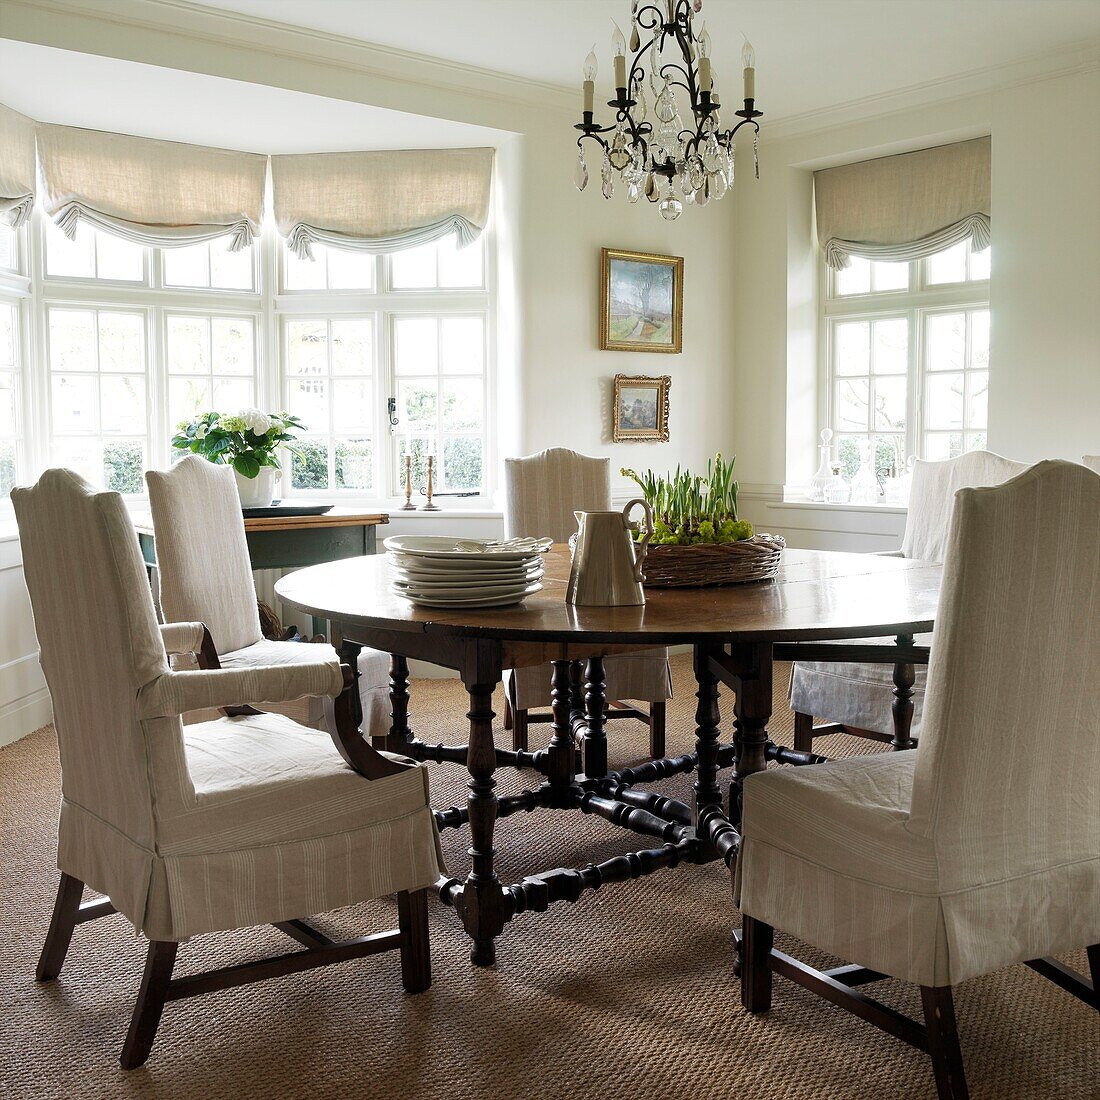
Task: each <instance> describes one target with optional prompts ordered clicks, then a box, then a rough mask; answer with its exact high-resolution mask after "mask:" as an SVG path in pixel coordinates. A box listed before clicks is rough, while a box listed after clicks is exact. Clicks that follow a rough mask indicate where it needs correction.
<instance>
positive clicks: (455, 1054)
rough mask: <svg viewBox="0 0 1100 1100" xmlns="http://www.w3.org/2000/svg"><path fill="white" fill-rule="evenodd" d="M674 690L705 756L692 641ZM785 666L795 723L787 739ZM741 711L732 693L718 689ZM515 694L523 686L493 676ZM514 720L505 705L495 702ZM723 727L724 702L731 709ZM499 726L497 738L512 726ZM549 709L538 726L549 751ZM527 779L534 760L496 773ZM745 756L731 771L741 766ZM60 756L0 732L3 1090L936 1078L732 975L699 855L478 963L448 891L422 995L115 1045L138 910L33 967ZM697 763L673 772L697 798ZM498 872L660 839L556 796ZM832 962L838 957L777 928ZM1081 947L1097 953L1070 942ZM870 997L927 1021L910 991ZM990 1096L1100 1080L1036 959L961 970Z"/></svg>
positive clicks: (311, 997) (571, 910) (572, 1091)
mask: <svg viewBox="0 0 1100 1100" xmlns="http://www.w3.org/2000/svg"><path fill="white" fill-rule="evenodd" d="M674 680H675V684H676V689H677V698H676V699H675V700H674V701H673V702H672V704H671V706H670V713H669V739H668V744H669V751H670V753H679V752H685V751H689V750H690V749H691V747H692V743H693V734H692V731H693V721H692V713H693V709H694V703H695V700H694V698H693V695H692V693H693V691H694V684H693V681H692V678H691V668H690V663H689V661H688V659H687V658H675V659H674ZM785 689H786V670H785V669H777V670H776V706H775V715H776V718H775V721H773V723H772V725H771V731H772V734H773V736H774V738H775V739H776V740H777V741H781V742H784V743H786V744H790V743H791V737H790V732H791V723H790V716H789V713H788V711H787V709H786V705H785V701H784V693H785ZM412 696H413V701H412V715H413V720H414V728H415V729H416V731H417V732H418V733H419V734H420V735H421V736H422V737H424V738H425V739H426V740H429V741H433V742H434V741H444V742H446V741H451V742H457V741H461V740H463V739H464V736H463V730H462V722H463V715H464V713H465V710H466V703H465V697H464V694H463V692H462V689H461V687H460V685H459V684H458V682H457V681H453V680H431V681H428V680H416V681H414V682H413V685H412ZM723 703H724V705H725V709H726V711H727V718H728V717H729V714H728V712H729V711H730V710H731V708H730V706H729V700H728V698H727V697H725V696H723ZM496 709H497V711H498V713H499V712H500V711H501V710H502V700H501V697H500V696H499V695H498V698H497V707H496ZM497 724H498V727H499V725H500V719H499V718H498V719H497ZM724 728H726V729H728V721H725V722H724ZM609 730H610V756H611V762H612V767H622V766H625V765H627V764H628V763H631V762H635V761H638V760H640V759H642V757H643V754H644V752H645V744H646V741H645V738H646V733H645V730H644V729H643V727H642V726H641V725H640V724H638V723H635V722H632V721H616V722H613V723H611V724H610V727H609ZM509 736H510V735H509V734H507V733H505V732H504V731H503V729H500V731H499V734H498V737H499V741H498V743H499V744H501V745H506V744H508V743H509V742H508V738H509ZM548 737H549V727H548V726H546V725H538V726H533V727H532V747H537V746H541V745H542V744H544V743H545V741H546V740H547V739H548ZM818 746H819V750H818V751H821V752H824V753H825V754H826V755H829V756H840V755H846V754H851V753H855V752H869V751H876V750H877V749H878V748H879V747H878V746H876V745H873V744H871V743H868V742H861V741H857V740H855V739H853V738H847V737H833V738H829V739H826V740H823V741H819V742H817V744H816V746H815V747H818ZM431 767H432V768H433V772H432V776H433V779H432V786H433V801H434V802H435V804H436V805H437V806H449V805H453V804H456V803H459V804H461V803H462V802H464V800H465V786H464V783H465V776H464V773H463V772H462V771H461V770H460V769H458V768H456V767H453V766H450V765H443V764H440V765H431ZM498 774H499V776H500V783H499V788H498V790H499V791H500V792H501V793H507V792H508V791H513V790H517V789H520V788H521V787H522V786H524V785H526V784H528V783H531V782H532V781H533V777H532V776H528V775H524V776H522V777H517V776H515V774H514V773H511V774H510V773H508V772H501V773H498ZM725 774H726V773H723V775H725ZM58 783H59V771H58V762H57V749H56V745H55V742H54V737H53V731H52V729H50V728H46V729H43V730H40V731H38V732H37V733H35V734H33V735H31V736H30V737H26V738H24V739H23V740H21V741H18V742H16V743H15V744H14V745H10V746H8V747H6V748H3V749H0V1096H2V1097H4V1098H5V1100H7V1098H9V1097H10V1098H12V1100H24V1098H27V1100H29V1098H32V1097H50V1098H57V1100H85V1098H97V1100H98V1098H102V1097H171V1098H173V1100H176V1098H192V1097H194V1098H201V1100H228V1098H230V1097H232V1098H237V1097H249V1098H252V1097H288V1098H291V1097H294V1098H297V1097H301V1098H303V1100H305V1098H307V1097H308V1098H317V1100H320V1098H328V1097H333V1098H337V1097H338V1098H340V1100H352V1098H358V1097H378V1098H386V1100H405V1098H409V1100H411V1098H414V1097H416V1098H419V1097H472V1096H485V1097H496V1098H511V1097H539V1098H542V1097H546V1098H557V1097H562V1098H564V1097H570V1098H581V1097H594V1098H596V1097H598V1098H600V1100H619V1098H622V1100H628V1098H629V1100H635V1098H640V1100H650V1098H653V1100H671V1098H679V1097H684V1098H688V1097H690V1098H692V1100H707V1098H715V1100H717V1098H727V1097H736V1098H739V1100H740V1098H745V1100H757V1098H772V1097H775V1098H781V1097H782V1098H790V1100H794V1098H798V1100H809V1098H811V1097H813V1098H816V1097H828V1098H830V1100H835V1098H838V1097H853V1098H855V1097H869V1098H874V1100H892V1098H897V1097H932V1096H934V1095H935V1090H934V1088H933V1084H932V1072H931V1068H930V1064H929V1062H928V1060H927V1058H926V1056H925V1055H923V1054H921V1053H920V1052H918V1051H916V1050H913V1049H912V1048H910V1047H908V1046H906V1045H905V1044H903V1043H901V1042H898V1041H896V1040H894V1039H891V1038H889V1037H887V1036H885V1035H882V1034H880V1033H879V1032H877V1031H876V1030H874V1029H873V1028H871V1027H870V1026H868V1025H866V1024H863V1023H862V1022H860V1021H858V1020H856V1019H855V1018H853V1017H851V1016H849V1015H847V1014H846V1013H843V1012H841V1011H840V1010H839V1009H835V1008H833V1007H832V1006H830V1005H827V1004H825V1003H824V1002H823V1001H820V1000H818V999H817V998H815V997H813V996H812V995H810V994H808V993H806V992H804V991H802V990H801V989H799V988H798V987H796V986H794V985H792V984H791V983H789V982H786V981H782V980H780V979H777V980H776V984H775V994H774V1002H773V1003H774V1007H773V1009H772V1011H771V1012H770V1013H769V1014H767V1015H765V1016H761V1017H753V1016H750V1015H748V1014H747V1013H745V1012H744V1011H743V1010H742V1009H741V1006H740V1002H739V999H738V989H737V983H736V982H735V980H734V979H733V977H732V975H731V971H730V944H731V940H730V930H731V928H733V927H734V926H735V924H736V923H737V914H736V911H735V910H734V908H733V905H732V902H731V900H730V884H729V876H728V874H727V872H726V871H725V870H724V869H723V868H719V867H718V866H709V867H695V866H687V867H680V868H677V869H675V870H672V871H665V872H659V873H658V874H656V875H652V876H650V877H649V878H646V879H642V880H640V881H638V882H632V883H620V884H611V885H609V886H607V887H605V888H604V889H602V890H600V891H598V892H596V893H594V894H593V893H588V894H586V895H585V896H584V897H583V898H582V900H581V902H580V903H579V904H577V905H569V904H566V903H562V904H559V905H556V906H554V907H552V909H551V911H550V912H549V913H547V914H543V915H538V914H534V915H532V914H527V915H524V916H522V917H520V918H519V919H517V920H516V921H515V922H514V923H513V924H512V925H511V926H510V927H509V928H508V929H507V930H506V931H505V934H504V935H503V936H502V937H501V938H500V940H499V941H498V953H499V963H498V964H497V966H496V967H495V968H493V969H488V970H475V969H473V968H472V967H471V966H470V963H469V958H468V941H467V940H466V937H465V935H464V934H463V932H462V931H461V928H460V927H459V924H458V922H457V919H456V917H455V914H454V913H453V912H452V911H450V910H448V909H445V908H443V907H442V906H441V905H440V904H439V903H438V902H437V901H433V902H432V903H431V909H430V915H431V934H432V967H433V975H434V983H433V985H432V988H431V989H430V990H429V991H428V992H427V993H425V994H423V995H421V996H419V997H415V998H410V997H407V996H406V995H405V994H404V993H403V991H402V989H401V983H400V976H399V968H398V958H397V955H396V953H394V954H389V955H384V956H380V957H375V958H368V959H362V960H358V961H355V962H351V963H345V964H343V965H340V966H331V967H325V968H322V969H320V970H316V971H313V972H311V973H307V974H299V975H294V976H290V977H285V978H281V979H278V980H275V981H269V982H263V983H260V984H257V985H252V986H247V987H244V988H240V989H236V990H231V991H229V992H225V993H218V994H213V995H211V996H207V997H199V998H195V999H194V1000H188V1001H184V1002H177V1003H175V1004H169V1005H168V1007H167V1008H166V1010H165V1013H164V1019H163V1022H162V1024H161V1028H160V1033H159V1035H158V1037H157V1042H156V1045H155V1046H154V1047H153V1053H152V1056H151V1058H150V1060H149V1062H148V1064H147V1065H146V1066H145V1067H144V1068H143V1069H140V1070H137V1071H134V1072H132V1073H128V1074H126V1073H123V1072H122V1071H121V1070H120V1069H119V1068H118V1053H119V1049H120V1047H121V1044H122V1038H123V1035H124V1032H125V1029H126V1025H127V1022H128V1019H129V1014H130V1010H131V1008H132V1006H133V1002H134V996H135V994H136V991H137V987H138V982H139V979H140V975H141V968H142V964H143V961H144V956H145V945H144V941H143V940H141V939H140V938H138V937H137V936H135V935H134V933H133V931H132V929H131V928H130V926H129V925H128V924H127V923H126V921H125V920H124V919H123V918H122V917H118V916H114V917H109V918H105V919H103V920H98V921H93V922H91V923H89V924H85V925H82V926H80V927H78V928H77V930H76V934H75V936H74V938H73V945H72V948H71V949H70V951H69V956H68V960H67V962H66V964H65V969H64V971H63V973H62V976H61V978H60V980H58V981H56V982H54V983H52V984H49V985H44V986H39V985H36V984H35V981H34V978H33V972H34V965H35V961H36V959H37V956H38V952H39V949H40V947H41V943H42V937H43V934H44V932H45V929H46V925H47V921H48V917H49V913H50V908H51V905H52V902H53V895H54V891H55V889H56V882H57V876H56V871H55V865H54V836H55V825H56V817H57V800H58ZM689 788H690V778H689V777H680V778H679V779H678V780H675V781H670V782H669V783H668V784H666V785H663V786H662V788H661V789H662V790H666V791H667V792H668V793H675V794H676V795H678V796H679V797H681V798H685V797H687V795H688V793H689ZM497 844H498V847H499V860H498V868H499V871H500V875H501V878H502V879H504V880H505V881H515V880H517V879H518V878H520V877H522V876H523V875H524V874H525V873H528V872H530V871H533V870H538V869H544V868H548V867H551V866H559V865H567V866H580V865H583V864H585V863H587V862H590V861H599V860H601V859H606V858H609V857H610V856H612V855H614V854H617V853H619V852H623V851H627V850H629V849H631V848H636V847H646V846H648V845H647V844H646V843H645V841H644V839H642V838H636V837H631V836H630V835H628V834H626V833H624V832H622V831H620V830H617V829H615V828H614V827H613V826H611V825H609V824H608V823H606V822H604V821H602V820H601V819H598V818H594V817H589V816H585V817H581V816H580V815H578V814H576V813H573V814H571V815H569V816H568V817H567V816H565V815H558V814H555V813H553V812H552V811H545V810H544V811H541V812H539V813H536V814H534V815H531V814H517V815H515V816H513V817H511V818H508V819H507V820H505V821H502V822H501V823H499V825H498V829H497ZM444 845H445V850H446V854H447V859H448V862H449V864H450V867H451V869H452V871H453V872H456V873H462V874H464V873H465V870H466V867H467V856H466V851H465V848H466V838H465V835H464V833H463V832H462V831H455V830H448V831H447V832H445V833H444ZM318 923H319V924H321V925H322V926H323V927H325V928H326V929H328V930H332V931H337V932H340V933H343V934H361V933H364V932H369V931H376V930H379V929H381V928H385V927H389V926H392V925H395V924H396V911H395V905H394V904H393V903H392V902H391V901H388V900H387V901H378V902H373V903H370V904H366V905H360V906H356V907H354V908H351V909H345V910H341V911H339V912H337V913H333V914H327V915H325V916H324V917H322V918H321V919H320V920H319V921H318ZM778 943H779V945H780V946H782V947H783V948H784V949H785V950H788V951H791V952H792V953H794V954H796V955H800V956H802V957H803V958H805V959H806V960H807V961H809V962H811V963H815V964H819V965H820V964H824V963H826V960H824V959H823V958H822V957H821V956H819V955H818V954H817V953H815V952H814V951H812V950H811V949H809V948H807V947H806V946H805V945H803V944H799V943H797V942H795V941H792V940H791V939H789V938H788V937H783V936H779V937H778ZM292 946H293V945H291V944H290V941H289V940H287V939H286V938H285V937H284V936H283V935H282V934H281V933H278V932H276V931H274V930H273V929H262V928H261V929H247V930H244V931H239V932H231V933H218V934H214V935H207V936H200V937H198V938H196V939H195V940H193V941H191V942H190V943H188V944H185V945H184V946H182V947H181V949H180V953H179V961H178V967H179V970H178V972H179V973H185V972H190V971H194V970H201V969H206V968H209V967H213V966H224V965H227V964H231V963H235V962H241V961H245V960H248V959H251V958H256V957H260V956H261V955H263V954H269V953H273V952H276V951H285V950H287V949H288V948H290V947H292ZM1067 958H1068V961H1070V962H1072V963H1073V964H1074V965H1076V966H1077V967H1078V968H1082V967H1083V966H1084V953H1083V952H1081V953H1079V954H1077V955H1075V956H1068V957H1067ZM875 995H876V996H880V997H881V998H882V999H884V1000H885V1001H887V1003H889V1004H892V1005H894V1006H895V1007H897V1008H900V1009H902V1010H904V1011H906V1012H907V1013H909V1014H910V1015H915V1016H917V1017H918V1018H919V1008H920V1006H919V997H918V995H917V993H916V990H915V988H913V987H908V986H905V985H902V984H901V983H888V984H884V985H880V986H876V987H875ZM956 1010H957V1013H958V1017H959V1027H960V1031H961V1034H962V1044H963V1054H964V1058H965V1060H966V1067H967V1074H968V1077H969V1083H970V1090H971V1095H972V1096H974V1097H975V1098H981V1097H986V1098H990V1100H994V1098H995V1100H1006V1098H1014V1097H1020V1098H1028V1100H1030V1098H1034V1097H1080V1098H1084V1097H1091V1098H1094V1100H1095V1098H1096V1097H1098V1096H1100V1022H1098V1019H1097V1015H1096V1013H1095V1012H1094V1011H1092V1010H1090V1009H1089V1008H1087V1007H1086V1006H1085V1005H1084V1004H1082V1003H1081V1002H1079V1001H1077V1000H1075V999H1074V998H1072V997H1070V996H1069V995H1068V994H1066V993H1063V992H1062V991H1061V990H1059V989H1057V988H1056V987H1055V986H1054V985H1053V984H1051V983H1050V982H1047V981H1046V980H1045V979H1043V978H1040V977H1039V975H1037V974H1035V973H1033V972H1032V971H1031V970H1029V969H1027V968H1026V967H1013V968H1010V969H1008V970H1003V971H1000V972H998V973H996V974H992V975H989V976H988V977H984V978H980V979H976V980H974V981H971V982H966V983H964V984H963V985H962V986H960V987H959V988H958V990H957V992H956Z"/></svg>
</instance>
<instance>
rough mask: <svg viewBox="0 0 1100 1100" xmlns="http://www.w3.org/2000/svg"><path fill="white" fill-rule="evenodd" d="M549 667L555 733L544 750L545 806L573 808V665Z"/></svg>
mask: <svg viewBox="0 0 1100 1100" xmlns="http://www.w3.org/2000/svg"><path fill="white" fill-rule="evenodd" d="M552 664H553V669H554V671H553V675H552V677H551V680H550V709H551V711H552V712H553V714H554V724H553V727H552V728H553V730H554V733H553V736H552V737H551V738H550V744H549V746H548V747H547V750H546V751H547V760H548V763H549V768H548V770H547V773H546V779H547V783H548V784H549V788H550V790H549V792H548V794H549V795H550V797H549V799H548V801H547V803H546V805H561V806H563V807H564V806H575V805H576V803H577V795H578V790H577V785H576V774H577V749H576V745H575V744H574V742H573V700H574V692H573V678H574V674H573V669H572V664H573V662H571V661H554V662H552Z"/></svg>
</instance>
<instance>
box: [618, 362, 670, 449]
mask: <svg viewBox="0 0 1100 1100" xmlns="http://www.w3.org/2000/svg"><path fill="white" fill-rule="evenodd" d="M671 385H672V379H671V378H670V377H669V376H668V375H667V374H663V375H661V376H659V377H657V378H641V377H636V376H634V375H630V374H616V375H615V403H614V410H615V411H614V417H615V422H614V423H613V424H612V425H611V438H612V439H613V440H614V441H615V442H616V443H624V442H626V441H627V440H633V439H651V440H655V441H656V442H658V443H667V442H668V391H669V387H670V386H671Z"/></svg>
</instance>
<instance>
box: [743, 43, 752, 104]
mask: <svg viewBox="0 0 1100 1100" xmlns="http://www.w3.org/2000/svg"><path fill="white" fill-rule="evenodd" d="M741 65H742V66H743V68H744V70H745V99H747V100H754V99H756V51H755V50H754V49H753V48H752V43H751V42H750V41H749V40H748V39H747V38H746V39H745V44H744V45H743V46H742V47H741Z"/></svg>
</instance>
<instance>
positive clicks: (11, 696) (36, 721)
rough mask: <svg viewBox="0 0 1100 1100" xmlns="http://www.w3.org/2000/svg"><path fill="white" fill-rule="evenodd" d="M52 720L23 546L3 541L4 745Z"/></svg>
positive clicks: (0, 681)
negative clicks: (24, 566) (40, 659)
mask: <svg viewBox="0 0 1100 1100" xmlns="http://www.w3.org/2000/svg"><path fill="white" fill-rule="evenodd" d="M49 720H50V699H49V694H48V692H47V691H46V681H45V680H44V679H43V677H42V670H41V669H40V668H39V666H38V650H37V647H36V645H35V639H34V622H33V620H32V619H31V608H30V602H29V600H28V599H27V586H26V584H25V583H24V581H23V560H22V558H21V557H20V553H19V543H18V542H16V541H15V540H14V539H8V540H7V541H0V745H7V744H9V743H10V742H12V741H15V740H16V739H17V738H19V737H22V736H23V735H24V734H27V733H30V732H31V731H32V730H36V729H38V728H39V727H40V726H44V725H45V724H46V723H47V722H48V721H49Z"/></svg>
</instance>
